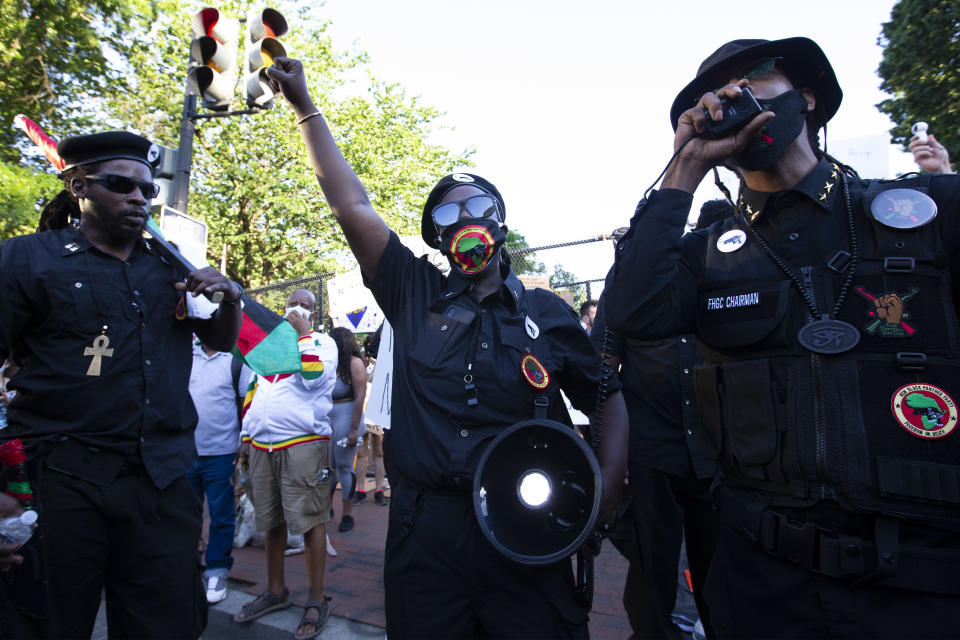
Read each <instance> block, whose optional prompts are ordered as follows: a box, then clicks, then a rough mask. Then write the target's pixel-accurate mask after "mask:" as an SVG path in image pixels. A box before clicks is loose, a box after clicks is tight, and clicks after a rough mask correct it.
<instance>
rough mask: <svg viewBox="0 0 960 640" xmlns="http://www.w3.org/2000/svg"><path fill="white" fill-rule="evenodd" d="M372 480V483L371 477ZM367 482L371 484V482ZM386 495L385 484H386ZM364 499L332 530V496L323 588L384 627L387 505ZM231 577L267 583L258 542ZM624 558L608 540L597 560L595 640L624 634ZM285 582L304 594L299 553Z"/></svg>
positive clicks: (356, 614) (257, 587)
mask: <svg viewBox="0 0 960 640" xmlns="http://www.w3.org/2000/svg"><path fill="white" fill-rule="evenodd" d="M370 484H372V483H370ZM371 488H372V487H371ZM386 493H387V495H389V490H387V492H386ZM367 495H368V496H369V499H368V501H367V502H365V503H363V504H361V505H358V506H355V507H354V508H353V517H354V520H355V521H356V526H355V527H354V528H353V530H352V531H350V532H348V533H339V532H337V525H338V524H339V522H340V493H339V491H338V492H337V494H336V495H335V496H334V501H333V502H334V509H335V511H336V517H335V518H334V519H333V520H332V521H331V522H330V523H329V524H328V533H329V534H330V540H331V542H332V543H333V546H334V548H335V549H336V550H337V556H336V557H330V556H327V570H326V577H325V580H324V591H325V592H326V594H327V595H330V596H333V601H332V602H331V603H330V604H331V612H332V614H333V615H335V616H339V617H343V618H347V619H350V620H356V621H358V622H363V623H366V624H370V625H374V626H378V627H383V626H384V625H385V621H384V613H383V547H384V541H385V540H386V536H387V512H388V511H389V509H388V508H387V507H380V506H377V505H376V504H374V503H373V492H372V491H370V492H369V493H368V494H367ZM233 557H234V558H235V562H234V566H233V571H231V572H230V577H231V578H232V579H234V580H238V581H242V582H245V583H249V584H251V586H250V587H249V588H248V589H247V592H248V593H251V594H259V593H261V592H262V591H263V590H264V589H266V579H267V566H266V554H265V552H264V550H263V549H262V548H256V547H244V548H242V549H234V550H233ZM626 571H627V563H626V561H625V560H624V559H623V557H622V556H620V554H619V553H617V551H616V550H615V549H614V548H613V545H612V544H610V543H609V542H605V543H604V545H603V551H602V552H601V553H600V556H599V557H598V558H597V560H596V565H595V571H594V575H595V587H594V599H593V611H592V612H591V613H590V637H591V638H593V639H594V640H626V639H627V638H629V637H630V625H629V624H628V622H627V616H626V614H625V613H624V611H623V606H622V605H621V603H620V597H621V593H622V590H623V583H624V580H625V577H626ZM285 574H286V580H287V586H288V587H289V588H290V591H291V593H292V594H293V600H294V603H296V604H300V605H302V604H303V603H304V602H305V601H306V599H307V576H306V571H305V564H304V558H303V555H302V554H300V555H294V556H288V557H287V559H286V565H285Z"/></svg>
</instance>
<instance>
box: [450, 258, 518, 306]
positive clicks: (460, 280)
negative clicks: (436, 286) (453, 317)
mask: <svg viewBox="0 0 960 640" xmlns="http://www.w3.org/2000/svg"><path fill="white" fill-rule="evenodd" d="M500 273H501V275H502V276H503V283H502V284H501V285H500V287H499V289H498V290H497V295H499V296H500V299H501V300H502V301H504V303H505V304H506V305H507V306H508V307H509V308H510V309H511V310H512V311H514V312H517V311H519V310H520V298H521V297H522V296H523V284H522V283H521V282H520V279H519V278H517V276H516V274H514V273H513V269H511V268H510V267H508V266H507V265H501V268H500ZM469 286H470V281H469V280H467V279H466V278H464V277H463V276H462V275H460V273H458V272H457V271H456V270H455V269H451V270H450V274H449V275H448V276H447V283H446V286H445V287H444V288H443V289H442V290H441V291H440V296H441V297H443V298H445V299H448V300H449V299H450V298H455V297H457V296H460V295H462V294H463V292H464V291H465V290H466V289H467V287H469Z"/></svg>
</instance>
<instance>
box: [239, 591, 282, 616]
mask: <svg viewBox="0 0 960 640" xmlns="http://www.w3.org/2000/svg"><path fill="white" fill-rule="evenodd" d="M292 604H293V600H291V599H290V590H289V589H287V588H286V587H284V588H283V592H282V593H270V589H267V590H266V591H264V592H263V593H261V594H260V595H259V596H257V597H256V599H254V600H251V601H250V602H248V603H247V604H245V605H243V606H242V607H241V608H240V613H238V614H237V615H235V616H233V619H234V621H235V622H251V621H253V620H256V619H257V618H259V617H260V616H265V615H267V614H268V613H270V612H271V611H279V610H280V609H286V608H287V607H289V606H290V605H292Z"/></svg>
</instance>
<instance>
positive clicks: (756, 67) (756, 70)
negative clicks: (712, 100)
mask: <svg viewBox="0 0 960 640" xmlns="http://www.w3.org/2000/svg"><path fill="white" fill-rule="evenodd" d="M782 62H783V58H768V59H767V60H760V61H759V62H758V61H756V60H754V61H753V62H751V63H750V64H748V65H746V66H745V67H743V68H742V69H740V70H739V71H737V72H736V73H732V74H730V78H731V79H732V78H736V79H737V80H753V79H754V78H758V77H760V76H762V75H763V74H765V73H770V72H771V71H773V70H774V69H775V68H776V66H777V64H778V63H782ZM724 86H726V85H724ZM722 88H723V87H717V88H716V89H714V90H713V93H717V92H718V91H720V89H722Z"/></svg>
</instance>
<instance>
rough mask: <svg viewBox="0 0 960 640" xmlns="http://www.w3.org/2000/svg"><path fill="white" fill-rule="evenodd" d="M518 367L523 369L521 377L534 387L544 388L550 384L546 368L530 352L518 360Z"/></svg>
mask: <svg viewBox="0 0 960 640" xmlns="http://www.w3.org/2000/svg"><path fill="white" fill-rule="evenodd" d="M520 369H521V370H522V371H523V377H524V378H526V379H527V382H529V383H530V385H531V386H532V387H534V388H535V389H546V388H547V386H548V385H549V384H550V374H549V373H547V368H546V367H544V366H543V364H541V363H540V361H539V360H537V357H536V356H535V355H533V354H532V353H528V354H527V355H525V356H523V360H521V361H520Z"/></svg>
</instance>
